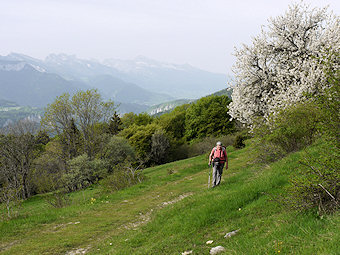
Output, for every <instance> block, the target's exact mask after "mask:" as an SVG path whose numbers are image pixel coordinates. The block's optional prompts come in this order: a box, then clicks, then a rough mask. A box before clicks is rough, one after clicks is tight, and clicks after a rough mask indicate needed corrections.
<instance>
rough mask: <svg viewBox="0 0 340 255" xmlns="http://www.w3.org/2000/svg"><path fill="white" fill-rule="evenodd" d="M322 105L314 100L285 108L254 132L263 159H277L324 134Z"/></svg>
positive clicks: (309, 143) (260, 157)
mask: <svg viewBox="0 0 340 255" xmlns="http://www.w3.org/2000/svg"><path fill="white" fill-rule="evenodd" d="M321 117H322V116H321V113H320V109H319V108H318V106H317V105H316V104H315V103H313V102H306V103H300V104H297V105H294V106H292V107H289V108H286V109H285V110H281V111H280V112H279V113H278V114H277V115H275V116H271V118H270V119H269V120H268V121H267V122H266V123H265V124H260V125H257V126H256V127H255V128H254V129H253V131H254V136H255V138H256V140H257V143H256V149H257V151H258V154H259V156H258V158H259V159H260V160H261V161H275V160H277V159H279V158H281V157H284V156H285V155H287V154H288V153H290V152H294V151H298V150H300V149H302V148H305V147H306V146H308V145H311V144H312V142H313V141H315V138H316V137H317V136H318V134H319V133H320V132H319V131H318V126H319V124H320V120H321Z"/></svg>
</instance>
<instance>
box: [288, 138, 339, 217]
mask: <svg viewBox="0 0 340 255" xmlns="http://www.w3.org/2000/svg"><path fill="white" fill-rule="evenodd" d="M339 160H340V153H339V150H338V149H337V148H336V147H335V146H334V144H330V143H329V142H324V143H323V145H322V146H320V147H318V152H317V153H315V154H314V155H312V154H311V153H308V152H306V153H305V155H304V157H303V160H301V161H300V167H299V168H298V169H297V173H296V175H294V177H292V179H291V181H290V182H291V185H290V187H289V188H288V189H287V191H288V194H289V195H290V196H289V197H290V199H289V200H288V201H289V204H290V205H292V206H293V207H294V208H298V209H302V210H304V209H310V208H317V209H318V212H319V214H323V213H329V212H332V211H335V210H336V209H338V208H339V204H338V203H339V202H338V201H339V198H340V171H339Z"/></svg>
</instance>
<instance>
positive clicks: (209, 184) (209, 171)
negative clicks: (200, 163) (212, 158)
mask: <svg viewBox="0 0 340 255" xmlns="http://www.w3.org/2000/svg"><path fill="white" fill-rule="evenodd" d="M209 188H210V167H209V179H208V189H209Z"/></svg>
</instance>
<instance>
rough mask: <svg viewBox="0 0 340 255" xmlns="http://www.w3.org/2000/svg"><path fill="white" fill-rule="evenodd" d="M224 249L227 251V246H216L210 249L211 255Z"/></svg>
mask: <svg viewBox="0 0 340 255" xmlns="http://www.w3.org/2000/svg"><path fill="white" fill-rule="evenodd" d="M223 251H225V248H224V247H223V246H216V247H214V248H211V249H210V255H215V254H218V253H220V252H223Z"/></svg>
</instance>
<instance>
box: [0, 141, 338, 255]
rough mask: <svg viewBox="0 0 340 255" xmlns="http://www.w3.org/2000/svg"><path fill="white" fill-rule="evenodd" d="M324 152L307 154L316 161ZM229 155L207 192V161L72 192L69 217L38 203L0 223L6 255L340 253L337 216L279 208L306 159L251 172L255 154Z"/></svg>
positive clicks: (160, 168)
mask: <svg viewBox="0 0 340 255" xmlns="http://www.w3.org/2000/svg"><path fill="white" fill-rule="evenodd" d="M318 146H320V145H319V144H316V145H314V146H312V147H310V148H309V149H308V151H309V152H310V153H311V154H312V155H313V156H314V157H318ZM228 152H229V160H230V161H229V162H230V163H229V166H230V168H229V169H228V170H227V171H226V172H225V173H224V175H223V181H222V184H221V185H220V186H219V187H217V188H215V189H207V181H208V171H209V170H210V169H209V167H208V166H207V155H202V156H198V157H195V158H191V159H186V160H182V161H177V162H173V163H169V164H166V165H162V166H158V167H153V168H148V169H146V170H145V171H144V172H145V176H146V178H147V180H146V181H145V182H143V183H141V184H138V185H136V186H133V187H130V188H127V189H124V190H121V191H119V192H115V193H111V192H105V191H104V190H103V187H104V186H103V185H100V184H98V185H95V186H92V187H90V188H88V189H86V190H84V191H80V192H75V193H71V194H70V196H69V206H67V207H65V208H60V209H55V208H52V207H51V206H49V204H48V203H47V202H46V201H47V196H48V195H37V196H35V197H32V198H30V199H28V200H27V201H25V202H24V203H23V205H22V208H20V209H18V210H20V216H19V217H17V218H15V219H12V220H10V221H2V222H1V227H0V231H1V232H0V236H1V247H0V251H1V254H22V253H23V252H24V253H25V254H76V253H75V252H76V251H78V252H81V251H82V252H84V253H85V252H86V253H87V254H180V253H181V252H184V251H190V250H192V251H193V254H208V253H209V250H210V248H211V247H214V246H217V245H222V246H224V247H225V248H226V252H225V253H224V254H336V253H337V251H338V249H337V248H338V246H337V244H338V242H339V240H340V236H339V235H340V234H339V231H338V226H339V221H340V218H339V214H338V213H335V214H334V215H330V216H324V217H316V215H315V213H313V211H310V212H309V213H304V214H299V213H297V212H296V211H293V210H291V209H289V208H288V207H287V206H286V205H285V204H283V202H282V201H281V200H280V196H281V195H283V194H284V192H285V187H286V186H287V183H288V179H289V176H290V175H291V174H292V173H293V172H294V171H295V170H296V168H297V167H298V161H299V160H300V158H301V153H302V152H297V153H294V154H290V155H289V156H288V157H286V158H283V159H281V160H280V161H278V162H276V163H272V164H255V163H253V162H254V157H253V155H254V153H253V150H252V146H247V147H246V148H245V149H241V150H233V149H232V148H231V147H228ZM280 201H281V202H280ZM238 229H240V230H239V232H238V233H237V234H236V235H235V236H232V237H231V238H228V239H226V238H224V235H225V234H226V233H228V232H231V231H234V230H238ZM208 240H213V241H214V242H213V244H211V245H207V244H206V241H208ZM72 252H73V253H72ZM78 254H79V253H78Z"/></svg>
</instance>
